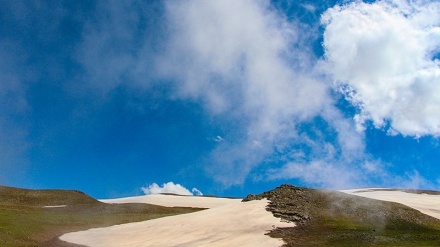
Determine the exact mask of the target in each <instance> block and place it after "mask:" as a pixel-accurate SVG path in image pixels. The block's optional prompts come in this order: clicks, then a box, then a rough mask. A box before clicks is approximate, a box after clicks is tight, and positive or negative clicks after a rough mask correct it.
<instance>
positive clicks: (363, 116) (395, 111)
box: [0, 0, 440, 198]
mask: <svg viewBox="0 0 440 247" xmlns="http://www.w3.org/2000/svg"><path fill="white" fill-rule="evenodd" d="M439 20H440V4H439V3H438V2H436V1H432V2H430V1H405V0H386V1H365V2H361V1H353V2H351V1H331V0H327V1H321V2H316V1H307V0H301V1H289V0H277V1H266V0H258V1H246V0H243V1H235V0H225V1H198V0H184V1H171V0H169V1H140V0H139V1H137V0H130V1H128V0H127V1H44V2H43V1H15V0H14V1H3V2H2V7H1V8H0V184H4V185H9V186H17V187H26V188H64V189H79V190H82V191H85V192H86V193H89V194H91V195H92V196H94V197H99V198H108V197H120V196H129V195H140V194H142V193H156V192H160V191H168V189H170V190H172V189H176V188H177V189H178V190H181V191H182V190H183V191H184V192H185V193H192V192H191V191H192V189H193V188H196V189H197V190H194V191H193V192H194V193H196V194H197V193H198V192H200V191H201V192H202V193H203V194H215V195H228V196H246V195H247V194H248V193H260V192H262V191H265V190H269V189H272V188H274V187H275V186H277V185H279V184H281V183H291V184H296V185H301V186H310V187H319V188H335V189H338V188H353V187H367V186H368V187H383V186H386V187H403V188H423V189H440V166H439V160H440V142H439V136H440V114H439V112H440V61H439V58H440V55H439V54H440V31H439V30H440V21H439ZM169 182H171V183H169ZM176 184H179V186H178V185H176ZM180 185H181V186H180Z"/></svg>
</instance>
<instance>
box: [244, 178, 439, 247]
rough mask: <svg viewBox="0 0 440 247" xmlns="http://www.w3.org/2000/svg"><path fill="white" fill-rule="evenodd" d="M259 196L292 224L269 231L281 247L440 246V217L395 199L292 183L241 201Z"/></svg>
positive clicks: (275, 212)
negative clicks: (289, 226)
mask: <svg viewBox="0 0 440 247" xmlns="http://www.w3.org/2000/svg"><path fill="white" fill-rule="evenodd" d="M411 192H413V193H424V192H420V191H411ZM431 193H432V194H434V192H431ZM261 198H268V199H269V200H271V203H270V204H269V206H268V208H267V209H268V210H269V211H271V212H272V213H273V214H274V215H275V216H276V217H279V218H282V219H284V220H288V221H291V222H296V224H297V227H293V228H277V229H275V230H273V231H272V232H270V233H269V235H270V236H272V237H278V238H283V240H285V241H286V242H287V244H286V245H285V246H357V247H361V246H440V220H438V219H435V218H433V217H430V216H427V215H425V214H422V213H420V212H419V211H417V210H414V209H412V208H410V207H407V206H404V205H401V204H398V203H392V202H384V201H378V200H373V199H368V198H362V197H357V196H352V195H348V194H345V193H341V192H337V191H328V190H315V189H306V188H299V187H295V186H291V185H282V186H280V187H278V188H276V189H274V190H272V191H268V192H265V193H263V194H260V195H256V196H255V195H249V196H248V197H247V198H246V199H245V200H255V199H261Z"/></svg>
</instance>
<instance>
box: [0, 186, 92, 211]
mask: <svg viewBox="0 0 440 247" xmlns="http://www.w3.org/2000/svg"><path fill="white" fill-rule="evenodd" d="M94 203H99V202H98V201H97V200H95V199H93V198H92V197H90V196H88V195H86V194H85V193H83V192H81V191H77V190H29V189H19V188H13V187H7V186H0V205H22V206H48V205H52V206H53V205H78V204H94Z"/></svg>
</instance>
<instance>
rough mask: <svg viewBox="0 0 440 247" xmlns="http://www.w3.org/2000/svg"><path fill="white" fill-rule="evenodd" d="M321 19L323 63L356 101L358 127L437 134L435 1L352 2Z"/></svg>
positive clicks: (439, 71)
mask: <svg viewBox="0 0 440 247" xmlns="http://www.w3.org/2000/svg"><path fill="white" fill-rule="evenodd" d="M322 23H323V24H324V25H325V33H324V46H325V56H326V66H327V69H328V71H329V73H331V74H332V75H333V77H334V79H335V80H336V81H337V83H338V84H339V85H340V86H341V89H342V91H343V92H344V93H345V94H346V96H347V98H348V99H349V100H350V101H351V102H352V103H353V104H355V105H356V106H358V107H359V109H360V113H359V114H358V115H357V116H356V117H355V120H356V121H357V124H358V128H359V129H363V128H364V126H365V123H366V121H369V120H371V121H372V122H373V124H374V125H375V126H376V127H385V126H387V125H389V126H390V129H389V130H390V133H392V134H393V133H396V132H398V133H401V134H403V135H411V136H416V137H417V136H423V135H435V136H438V135H440V114H439V112H440V68H439V66H440V62H439V60H438V53H439V51H440V3H438V2H432V3H426V1H415V2H411V3H407V2H406V1H394V2H389V1H378V2H375V3H372V4H367V3H363V2H353V3H350V4H348V5H345V6H336V7H334V8H331V9H329V10H328V11H326V13H325V14H324V15H323V16H322ZM436 57H437V59H436Z"/></svg>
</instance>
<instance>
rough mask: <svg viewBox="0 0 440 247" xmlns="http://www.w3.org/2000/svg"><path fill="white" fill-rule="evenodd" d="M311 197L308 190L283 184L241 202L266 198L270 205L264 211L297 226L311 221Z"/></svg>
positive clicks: (249, 196)
mask: <svg viewBox="0 0 440 247" xmlns="http://www.w3.org/2000/svg"><path fill="white" fill-rule="evenodd" d="M312 196H313V195H312V193H310V189H305V188H300V187H296V186H293V185H288V184H283V185H281V186H279V187H277V188H276V189H274V190H271V191H267V192H264V193H262V194H259V195H252V194H250V195H248V196H247V197H246V198H244V199H243V201H245V202H246V201H251V200H261V199H263V198H267V199H268V200H269V201H270V203H269V205H268V206H267V207H266V209H267V210H268V211H270V212H272V213H273V215H274V216H275V217H278V218H281V219H283V220H285V221H288V222H295V223H297V224H298V223H304V222H306V221H308V220H310V219H311V212H310V207H309V205H310V204H309V203H310V202H311V201H312Z"/></svg>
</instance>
